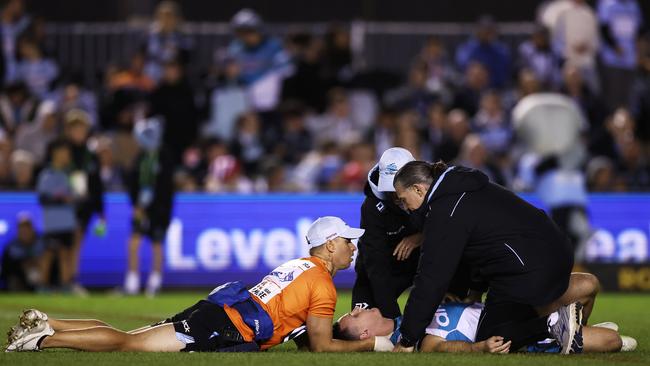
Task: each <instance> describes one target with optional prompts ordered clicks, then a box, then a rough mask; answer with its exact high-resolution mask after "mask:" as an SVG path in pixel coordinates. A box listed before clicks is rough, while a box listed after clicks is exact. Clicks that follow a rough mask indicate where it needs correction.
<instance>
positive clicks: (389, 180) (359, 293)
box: [351, 147, 421, 318]
mask: <svg viewBox="0 0 650 366" xmlns="http://www.w3.org/2000/svg"><path fill="white" fill-rule="evenodd" d="M414 160H415V158H414V157H413V155H412V154H411V153H410V152H409V151H408V150H406V149H403V148H401V147H393V148H390V149H387V150H386V151H384V153H383V154H382V155H381V158H380V159H379V163H378V164H377V165H375V167H374V168H373V169H372V170H371V171H370V173H368V182H367V183H366V186H365V188H364V194H365V196H366V198H365V199H364V201H363V204H362V205H361V228H363V229H364V230H365V231H366V232H365V234H364V235H363V236H362V237H361V239H359V254H358V256H357V261H356V264H355V267H354V270H355V272H356V275H357V277H356V280H355V282H354V287H353V289H352V306H351V308H352V309H354V308H355V307H357V306H361V307H372V308H378V309H379V310H380V311H381V313H382V314H384V315H385V316H387V317H390V318H396V317H398V316H400V315H401V312H400V308H399V305H398V304H397V299H398V298H399V296H400V295H401V294H402V292H404V290H406V289H407V288H409V287H411V286H412V285H413V277H414V276H415V271H416V269H417V265H418V258H419V257H420V249H419V246H420V243H421V235H420V234H419V233H418V231H419V230H418V229H417V228H415V226H414V225H412V223H411V220H410V216H409V213H408V211H406V210H405V209H403V208H401V207H400V206H399V204H398V203H399V200H397V197H396V196H395V188H393V178H394V177H395V174H396V173H397V171H398V170H399V169H400V168H401V167H403V166H404V165H405V164H406V163H408V162H410V161H414Z"/></svg>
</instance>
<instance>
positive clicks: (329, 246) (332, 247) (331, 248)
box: [325, 240, 336, 253]
mask: <svg viewBox="0 0 650 366" xmlns="http://www.w3.org/2000/svg"><path fill="white" fill-rule="evenodd" d="M325 249H327V251H328V252H330V253H334V251H335V250H336V244H334V240H328V241H327V242H326V243H325Z"/></svg>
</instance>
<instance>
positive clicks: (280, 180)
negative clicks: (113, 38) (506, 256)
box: [0, 0, 650, 193]
mask: <svg viewBox="0 0 650 366" xmlns="http://www.w3.org/2000/svg"><path fill="white" fill-rule="evenodd" d="M531 21H532V19H531ZM647 21H648V19H643V14H642V12H641V11H640V10H639V6H638V3H637V0H598V1H595V3H594V4H589V3H587V2H586V1H585V0H552V1H547V2H545V3H544V4H543V5H541V6H540V9H538V19H536V24H537V26H536V27H535V30H534V32H533V33H532V34H530V36H529V37H528V39H526V40H525V41H524V42H522V43H521V44H519V45H517V46H516V47H514V48H512V47H510V46H509V45H507V44H505V43H504V42H502V40H501V39H500V35H499V27H498V23H497V22H496V21H495V20H494V19H493V18H492V17H490V16H483V17H481V18H480V19H479V20H478V21H477V23H476V25H475V32H474V33H473V34H471V35H468V37H467V40H466V41H465V42H463V43H462V44H460V45H459V46H458V47H457V48H456V49H454V50H450V49H449V47H448V45H446V44H444V42H442V41H441V40H440V39H439V38H437V37H436V35H431V37H430V38H429V39H428V40H427V41H426V42H425V43H424V44H423V45H422V48H421V51H420V52H419V53H418V54H417V55H404V64H408V65H410V66H409V70H408V73H407V74H406V75H404V80H403V82H402V83H401V84H398V85H388V86H383V87H381V88H376V87H374V88H370V87H367V85H368V83H367V82H365V80H367V79H368V78H371V77H372V70H364V69H363V68H361V67H360V66H359V65H358V64H357V63H355V60H354V57H353V54H352V51H351V39H350V33H349V30H348V29H347V28H346V27H345V26H344V25H341V24H335V25H332V26H331V27H330V29H329V30H328V31H327V32H326V33H325V34H323V35H320V34H318V35H316V34H310V33H307V32H295V33H291V34H290V35H288V36H286V37H284V38H279V37H277V36H276V35H274V34H269V33H268V31H267V28H266V27H265V25H264V22H263V19H262V17H261V15H260V14H257V13H256V12H254V11H252V10H249V9H244V10H241V11H239V12H238V13H237V14H234V15H233V18H232V21H231V28H232V34H233V36H232V42H231V43H230V45H229V46H228V47H227V48H226V49H223V50H215V55H216V56H215V62H214V65H213V67H211V68H210V69H209V70H200V74H201V77H200V78H190V77H188V75H189V72H190V70H188V69H189V65H190V64H191V60H192V57H193V52H194V51H195V49H194V44H193V43H194V42H193V40H192V38H191V37H190V36H188V35H187V34H185V33H184V32H183V27H182V23H181V9H180V3H174V2H170V1H163V2H161V3H160V4H159V6H158V7H157V9H156V11H155V14H154V20H153V21H152V24H151V27H150V29H149V31H148V33H147V34H143V35H142V38H143V42H142V46H141V47H140V48H139V49H138V50H137V52H135V53H134V54H133V55H132V56H131V58H130V61H129V63H128V65H118V64H116V65H115V66H112V67H110V68H108V69H107V70H105V72H104V74H103V83H102V85H101V88H98V89H95V88H94V89H89V88H88V87H87V86H85V85H83V83H82V82H81V81H80V79H79V78H78V77H75V76H74V72H69V71H66V72H63V71H62V70H63V67H62V66H64V65H58V64H57V61H56V50H52V49H48V47H47V46H46V43H45V42H44V41H43V40H44V39H45V35H46V34H45V32H46V27H45V24H44V21H43V20H42V19H39V18H35V17H30V15H29V14H28V12H27V10H26V9H25V7H24V2H23V1H22V0H10V1H7V2H6V3H5V5H4V8H3V9H2V10H1V13H0V29H1V30H2V32H1V37H2V54H3V56H2V57H0V59H1V60H0V71H1V72H0V75H2V84H3V88H2V92H1V93H0V189H2V190H3V191H13V190H18V191H23V190H27V191H29V190H32V191H33V190H36V189H37V188H38V184H37V183H38V179H37V178H38V177H39V174H41V175H42V174H43V173H42V172H43V171H44V170H45V169H47V167H48V164H49V161H50V160H51V156H50V155H51V152H52V151H50V150H51V149H48V145H49V144H50V143H58V142H59V140H60V138H61V137H66V132H65V131H66V130H69V129H70V128H71V127H73V126H78V125H82V126H85V129H87V130H88V133H89V134H90V135H89V136H88V137H87V138H84V139H83V141H85V143H86V144H87V147H88V151H90V152H91V153H92V154H93V159H95V157H96V164H97V171H98V173H99V178H100V179H101V181H102V182H103V187H104V189H105V190H106V191H127V190H128V185H129V182H128V176H129V172H130V171H132V170H133V169H134V166H133V162H134V161H136V157H137V156H138V153H139V151H140V147H139V146H138V142H137V139H136V137H135V136H134V134H133V130H134V126H135V124H136V122H138V121H139V120H144V119H147V118H152V117H154V118H157V119H158V120H160V121H162V125H163V126H164V127H163V132H162V144H163V146H164V147H165V148H166V150H168V152H169V155H170V157H169V159H170V160H169V161H170V164H173V166H174V170H173V171H174V174H173V178H174V186H175V189H176V191H185V192H195V191H207V192H237V193H253V192H315V191H351V192H360V191H361V189H362V187H363V185H364V183H365V181H366V179H367V174H368V171H369V170H370V169H371V168H372V167H373V165H374V164H375V161H376V160H377V157H378V155H379V154H381V153H382V152H383V151H384V150H385V149H387V148H389V147H392V146H402V147H405V148H407V149H409V150H410V151H411V152H412V153H413V154H414V155H415V156H416V158H419V159H423V160H430V161H435V160H444V161H446V162H449V163H452V164H454V163H458V164H462V165H466V166H470V167H476V168H479V169H481V170H483V171H484V172H486V173H487V174H488V175H489V176H490V178H491V179H492V180H493V181H495V182H497V183H499V184H502V185H504V186H507V187H510V188H513V189H516V190H519V191H525V190H533V189H535V183H531V180H530V179H529V178H530V177H529V176H530V174H529V173H530V171H531V170H532V171H533V172H536V173H538V175H539V173H542V172H544V171H546V170H545V167H546V165H545V164H546V163H548V158H549V157H553V158H562V157H566V156H569V155H570V156H574V157H575V159H574V161H572V162H571V163H570V164H569V163H567V164H568V166H570V168H571V169H574V170H576V171H577V172H579V174H581V177H582V179H583V183H584V185H585V186H586V187H587V188H588V190H589V191H594V192H602V191H647V190H650V33H648V32H647V28H644V22H647ZM191 71H192V72H196V70H191ZM531 96H551V97H557V98H558V99H553V98H538V99H530V98H528V97H531ZM526 98H528V101H529V102H530V103H533V104H535V105H537V104H543V105H545V106H547V107H548V106H549V105H553V106H559V107H558V108H556V109H552V108H551V109H552V111H551V112H548V113H547V114H545V115H543V116H542V118H538V117H539V116H537V117H535V116H532V115H531V113H533V112H530V110H526V111H523V112H521V113H520V114H519V115H517V114H516V113H514V112H513V111H515V110H517V109H519V110H520V111H521V110H524V109H525V108H524V107H526V106H525V105H522V102H523V101H525V100H527V99H526ZM565 102H566V103H565ZM569 104H570V105H569ZM518 107H519V108H518ZM531 108H533V109H534V106H533V107H531ZM563 108H564V109H563ZM571 108H575V110H576V111H578V112H577V113H572V111H573V110H572V109H571ZM558 111H559V112H558ZM562 111H566V113H565V112H562ZM556 113H564V114H562V115H561V116H558V115H557V114H556ZM533 114H534V113H533ZM545 119H553V120H554V121H555V122H557V121H564V119H566V120H567V121H568V122H566V125H571V126H574V125H575V126H578V127H577V134H576V135H575V139H574V140H570V141H569V140H566V139H563V138H564V137H566V136H569V135H570V136H573V135H572V134H573V133H574V132H575V131H573V130H571V131H567V130H566V129H565V128H564V127H562V126H564V125H562V126H560V127H558V128H555V127H549V126H556V125H558V123H555V124H550V125H548V126H545V125H544V123H545V121H544V120H545ZM535 123H538V124H540V125H539V126H538V130H539V131H542V132H543V133H541V132H537V133H535V135H536V136H537V135H544V137H543V138H541V137H540V138H541V142H540V141H537V142H535V141H532V140H531V139H530V138H528V139H527V137H526V134H525V131H530V130H534V131H537V130H535V129H534V128H532V127H531V126H529V125H530V124H535ZM545 134H547V135H545ZM529 137H530V136H529ZM565 140H566V141H565ZM560 141H564V145H562V146H560ZM554 143H557V146H553V147H549V145H553V144H554ZM541 145H544V146H541ZM577 145H579V146H581V147H582V150H581V151H577V150H576V151H573V150H571V149H570V148H574V147H576V146H577ZM569 150H571V151H570V152H569ZM84 151H85V150H84ZM531 154H533V155H535V158H534V159H532V160H534V161H535V163H534V164H532V165H531V163H530V161H531V158H530V155H531ZM73 160H74V159H73ZM77 160H78V159H77ZM556 160H557V159H556ZM559 160H562V159H559ZM565 160H566V159H565ZM540 162H541V163H540ZM562 164H563V162H562V161H560V165H562Z"/></svg>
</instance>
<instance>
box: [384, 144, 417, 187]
mask: <svg viewBox="0 0 650 366" xmlns="http://www.w3.org/2000/svg"><path fill="white" fill-rule="evenodd" d="M414 160H415V158H414V157H413V154H411V152H410V151H408V150H406V149H404V148H401V147H391V148H390V149H388V150H386V151H384V153H383V154H381V158H380V159H379V184H378V185H377V186H378V188H379V192H395V187H393V179H395V174H397V171H399V170H400V169H402V167H403V166H404V165H406V163H408V162H411V161H414Z"/></svg>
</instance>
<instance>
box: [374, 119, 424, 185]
mask: <svg viewBox="0 0 650 366" xmlns="http://www.w3.org/2000/svg"><path fill="white" fill-rule="evenodd" d="M419 124H420V116H419V115H418V113H416V112H415V111H413V110H407V111H404V112H402V113H400V114H399V115H398V116H397V120H396V123H395V141H394V143H393V146H396V147H403V148H405V149H406V150H408V151H411V152H412V153H413V156H414V157H415V158H416V159H418V158H420V157H422V156H426V155H429V154H427V153H425V152H424V151H423V148H424V147H425V146H424V144H422V141H421V140H420V135H421V133H420V131H419V127H420V126H419ZM371 160H372V161H373V162H374V160H375V159H371ZM371 168H372V166H371ZM366 178H367V177H366ZM366 180H367V179H366ZM364 184H365V182H364Z"/></svg>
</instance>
